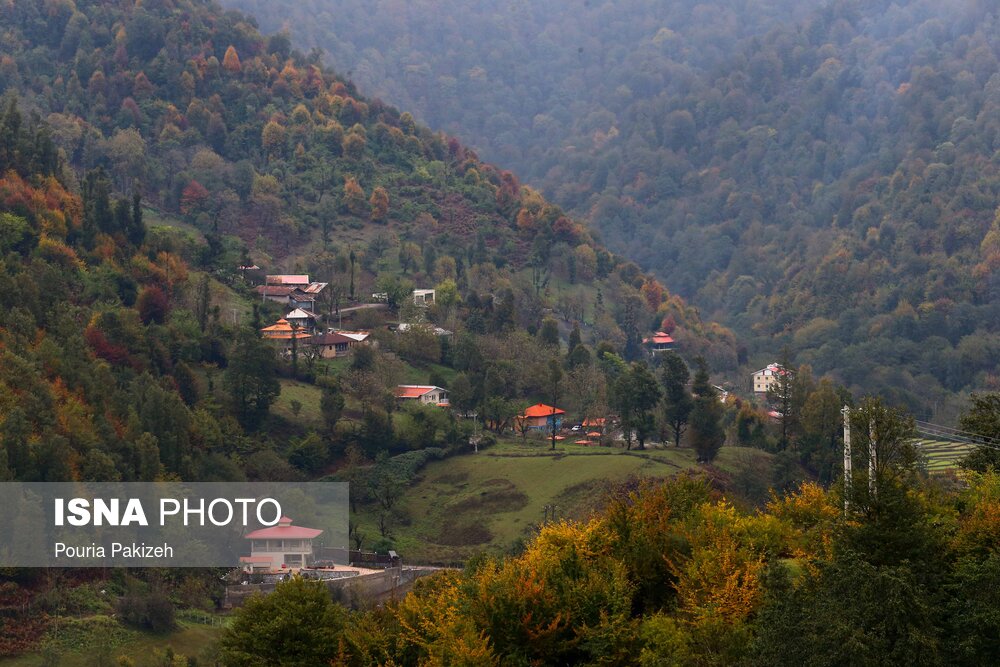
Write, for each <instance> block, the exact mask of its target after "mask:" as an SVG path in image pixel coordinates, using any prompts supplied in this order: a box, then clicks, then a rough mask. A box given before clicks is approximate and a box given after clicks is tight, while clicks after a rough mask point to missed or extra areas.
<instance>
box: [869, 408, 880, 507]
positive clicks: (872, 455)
mask: <svg viewBox="0 0 1000 667" xmlns="http://www.w3.org/2000/svg"><path fill="white" fill-rule="evenodd" d="M876 444H877V443H876V442H875V420H874V419H871V420H869V422H868V493H870V494H871V497H872V498H874V497H875V496H876V495H877V494H878V485H877V484H876V483H875V471H876V469H877V468H878V460H877V459H876V457H877V456H878V455H877V453H876V449H877V447H876Z"/></svg>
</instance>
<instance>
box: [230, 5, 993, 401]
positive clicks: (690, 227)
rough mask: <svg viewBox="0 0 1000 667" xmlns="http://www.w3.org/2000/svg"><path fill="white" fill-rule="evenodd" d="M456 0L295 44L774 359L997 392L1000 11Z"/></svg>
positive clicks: (895, 381) (312, 30)
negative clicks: (517, 174) (499, 172)
mask: <svg viewBox="0 0 1000 667" xmlns="http://www.w3.org/2000/svg"><path fill="white" fill-rule="evenodd" d="M233 1H234V2H237V3H239V4H241V5H243V6H253V7H255V8H256V9H259V10H260V11H262V12H263V13H264V15H265V16H267V17H269V18H270V20H271V22H270V24H269V26H273V27H278V26H279V25H280V23H279V20H278V18H277V15H280V16H282V17H285V16H288V15H289V14H288V12H289V11H290V12H292V13H291V16H292V17H293V18H294V17H295V16H296V14H295V10H294V9H286V8H285V7H284V6H283V5H280V4H277V5H275V4H272V5H271V7H272V8H277V7H281V9H280V10H278V11H275V9H271V10H270V11H269V10H268V9H267V8H265V7H263V6H262V5H261V4H260V3H254V0H233ZM459 5H461V3H446V6H445V7H444V8H442V9H440V10H439V11H438V12H436V13H435V16H439V15H440V16H445V17H447V20H445V21H441V22H437V23H435V24H434V26H433V27H432V28H429V29H428V31H429V34H430V35H432V36H433V39H427V40H424V39H422V34H423V33H424V32H427V31H424V30H423V29H422V28H419V29H418V27H419V26H423V24H422V23H420V17H421V14H420V12H417V11H413V12H408V11H403V10H402V9H400V8H398V7H395V6H394V5H392V4H391V3H387V4H386V6H385V7H384V8H383V9H385V11H381V12H374V13H371V12H369V7H368V5H364V6H362V5H352V4H351V3H347V8H345V9H343V10H338V12H337V13H336V15H335V16H334V15H331V14H326V15H324V13H323V11H321V8H319V6H318V5H317V6H316V7H315V9H316V13H315V14H314V16H315V18H314V19H313V20H311V21H310V22H309V25H308V27H306V28H299V27H298V23H299V22H295V23H296V25H295V26H293V27H294V28H295V29H294V30H293V34H294V35H295V36H299V35H300V34H301V35H302V39H303V40H305V43H308V44H318V45H320V46H322V47H324V48H327V49H328V51H330V52H331V53H332V54H333V60H334V62H335V64H336V65H337V66H338V67H340V68H341V69H345V70H351V71H352V72H354V74H355V76H357V77H358V78H359V79H363V80H366V81H369V80H377V81H378V83H376V84H374V85H375V86H376V87H377V88H378V89H380V90H385V91H386V95H387V96H391V95H400V96H401V97H400V98H401V99H406V100H408V101H410V102H411V103H412V105H413V107H414V108H416V109H418V110H420V112H421V113H422V114H424V116H425V117H428V118H432V119H434V120H435V122H440V123H441V125H442V126H443V127H448V128H455V131H457V132H458V133H459V134H460V135H462V136H467V137H469V139H470V141H471V142H473V143H474V144H481V145H483V146H484V147H488V149H489V154H490V155H501V156H503V157H504V159H510V160H511V164H516V165H523V166H524V169H525V171H523V172H522V174H523V175H524V177H525V178H526V179H528V180H529V181H530V182H533V183H538V184H540V185H541V186H543V190H544V191H545V192H546V193H548V194H549V195H550V196H552V197H553V198H554V199H555V200H556V201H557V202H559V203H561V204H563V205H564V206H567V207H568V208H570V209H571V210H573V211H575V212H576V213H578V214H580V215H583V216H585V217H586V218H588V219H589V220H590V221H591V223H592V226H593V227H594V228H595V229H598V230H600V232H601V233H602V235H603V236H604V238H605V239H606V240H607V242H608V243H609V244H610V245H611V246H612V247H613V248H615V249H617V250H620V251H622V252H624V253H625V254H627V255H628V256H630V257H631V258H633V259H634V260H636V261H638V262H639V263H640V264H641V265H642V266H644V267H646V268H648V269H651V270H653V271H655V272H656V274H657V275H658V276H660V277H662V278H663V279H664V280H665V281H666V282H667V283H668V284H670V285H671V286H672V287H674V288H675V289H676V290H677V291H678V292H679V293H680V294H681V295H683V296H685V297H688V298H690V299H692V300H693V302H694V303H696V304H697V305H699V306H700V307H701V308H702V309H703V310H704V312H707V313H711V314H712V315H713V316H714V317H718V318H722V319H723V320H724V321H725V322H726V323H728V324H730V325H731V326H733V327H734V328H736V329H737V330H738V331H740V333H741V334H744V335H746V336H748V337H749V338H750V341H751V342H750V354H751V357H752V358H753V359H754V361H757V362H765V361H768V360H770V359H772V358H773V357H774V356H775V354H776V352H777V350H778V349H780V348H781V347H782V346H783V345H786V344H787V345H789V347H790V348H791V349H792V351H793V353H796V356H797V360H798V361H800V362H807V363H810V364H812V365H813V366H814V367H815V368H816V369H817V370H819V371H822V372H833V373H834V374H835V375H836V376H837V377H838V378H839V379H840V380H841V381H843V382H844V383H845V384H847V385H849V386H852V387H854V388H855V389H866V390H878V391H881V392H883V393H886V394H889V395H891V396H892V398H894V399H895V400H899V401H902V402H905V403H908V404H909V405H910V406H911V407H914V408H918V409H920V410H921V411H930V410H931V408H932V406H933V405H937V406H938V407H940V406H941V405H943V404H944V403H945V402H947V401H948V400H949V399H950V396H951V395H952V394H953V393H954V392H964V391H968V390H970V389H977V388H979V389H982V388H989V387H993V386H995V385H996V383H997V379H996V377H995V368H996V364H997V362H998V359H1000V340H998V339H997V338H996V335H995V333H994V332H993V325H994V323H995V322H997V321H998V320H1000V313H998V312H997V303H998V301H997V295H998V292H997V290H998V289H1000V287H998V282H997V281H998V279H997V274H996V268H997V262H998V259H997V257H998V248H1000V246H998V245H997V243H998V242H997V239H998V238H1000V237H998V234H1000V230H998V228H997V227H996V224H995V223H994V210H995V208H996V206H997V196H998V189H1000V183H998V174H997V170H996V164H995V159H994V152H995V151H996V148H997V145H996V136H997V133H996V114H997V111H996V108H997V105H998V104H1000V99H998V98H997V94H996V88H997V81H998V76H1000V66H998V60H997V54H998V46H997V42H996V35H995V32H996V31H995V30H994V26H995V25H996V23H997V18H998V17H997V13H996V9H995V8H994V7H992V6H991V5H989V4H988V3H982V2H972V3H958V2H952V3H940V2H930V1H926V0H916V1H913V2H907V3H890V2H874V3H856V2H826V3H791V4H789V3H780V2H747V3H741V4H740V5H738V6H736V7H734V6H732V4H731V3H718V4H716V3H695V2H685V3H671V7H670V8H669V9H663V8H661V7H659V6H657V5H654V3H641V2H635V3H626V4H624V5H622V4H621V3H610V2H609V3H585V5H584V7H579V6H577V4H576V3H562V2H550V3H533V5H532V7H531V8H527V7H524V6H521V5H517V6H508V5H503V6H500V5H497V6H496V7H493V6H490V7H489V8H488V10H487V11H486V12H484V13H482V14H477V12H473V11H471V10H468V9H463V8H462V7H460V6H459ZM297 6H300V7H301V6H302V5H301V3H297ZM793 6H794V9H793ZM307 11H308V10H307ZM362 13H363V14H364V19H363V20H362V18H361V14H362ZM324 19H328V22H326V23H324V22H323V21H324ZM405 19H413V20H414V21H415V23H407V22H404V20H405ZM406 26H417V27H410V28H409V29H407V27H406ZM591 28H592V30H591ZM383 33H385V34H387V35H388V38H387V39H386V40H384V46H381V47H380V46H379V44H378V43H377V42H376V40H375V37H374V35H376V34H383ZM522 42H523V43H524V45H525V47H524V48H522V49H516V50H515V49H513V48H512V47H508V46H506V45H507V44H521V43H522ZM529 45H530V46H529ZM376 49H378V50H376ZM571 56H575V57H571ZM449 85H450V86H452V89H453V90H455V91H456V92H455V93H454V94H452V95H450V96H449V95H448V94H446V93H447V92H448V90H447V89H446V87H447V86H449ZM443 87H444V88H443ZM420 90H435V91H437V93H439V94H434V95H428V96H426V98H420V97H419V96H417V95H416V91H420ZM391 99H395V98H391ZM470 99H472V100H475V102H474V103H473V104H472V105H471V107H470V103H469V100H470ZM474 116H475V117H477V118H480V119H482V118H485V119H486V120H485V121H483V120H479V121H476V120H473V117H474ZM944 416H945V417H946V416H947V414H946V415H944Z"/></svg>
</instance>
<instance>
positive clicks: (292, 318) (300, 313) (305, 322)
mask: <svg viewBox="0 0 1000 667" xmlns="http://www.w3.org/2000/svg"><path fill="white" fill-rule="evenodd" d="M285 320H286V321H287V322H288V323H289V324H291V325H293V326H296V327H299V328H300V329H303V330H305V331H308V332H309V333H312V332H314V331H316V322H317V320H319V317H318V316H317V315H316V313H314V312H312V311H309V310H305V309H304V308H296V309H295V310H293V311H292V312H290V313H288V314H287V315H285Z"/></svg>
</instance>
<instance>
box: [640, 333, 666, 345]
mask: <svg viewBox="0 0 1000 667" xmlns="http://www.w3.org/2000/svg"><path fill="white" fill-rule="evenodd" d="M642 342H643V343H655V344H657V345H667V344H669V343H673V342H674V337H673V336H671V335H670V334H665V333H663V332H662V331H657V332H656V333H655V334H653V335H652V336H651V337H650V338H643V339H642Z"/></svg>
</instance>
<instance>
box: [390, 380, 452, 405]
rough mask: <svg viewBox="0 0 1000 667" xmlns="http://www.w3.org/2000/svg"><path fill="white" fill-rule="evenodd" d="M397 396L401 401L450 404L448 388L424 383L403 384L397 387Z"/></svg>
mask: <svg viewBox="0 0 1000 667" xmlns="http://www.w3.org/2000/svg"><path fill="white" fill-rule="evenodd" d="M396 398H398V399H399V400H401V401H418V402H420V403H423V404H426V405H439V406H445V405H448V390H447V389H443V388H441V387H435V386H432V385H423V384H401V385H399V386H397V387H396Z"/></svg>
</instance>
